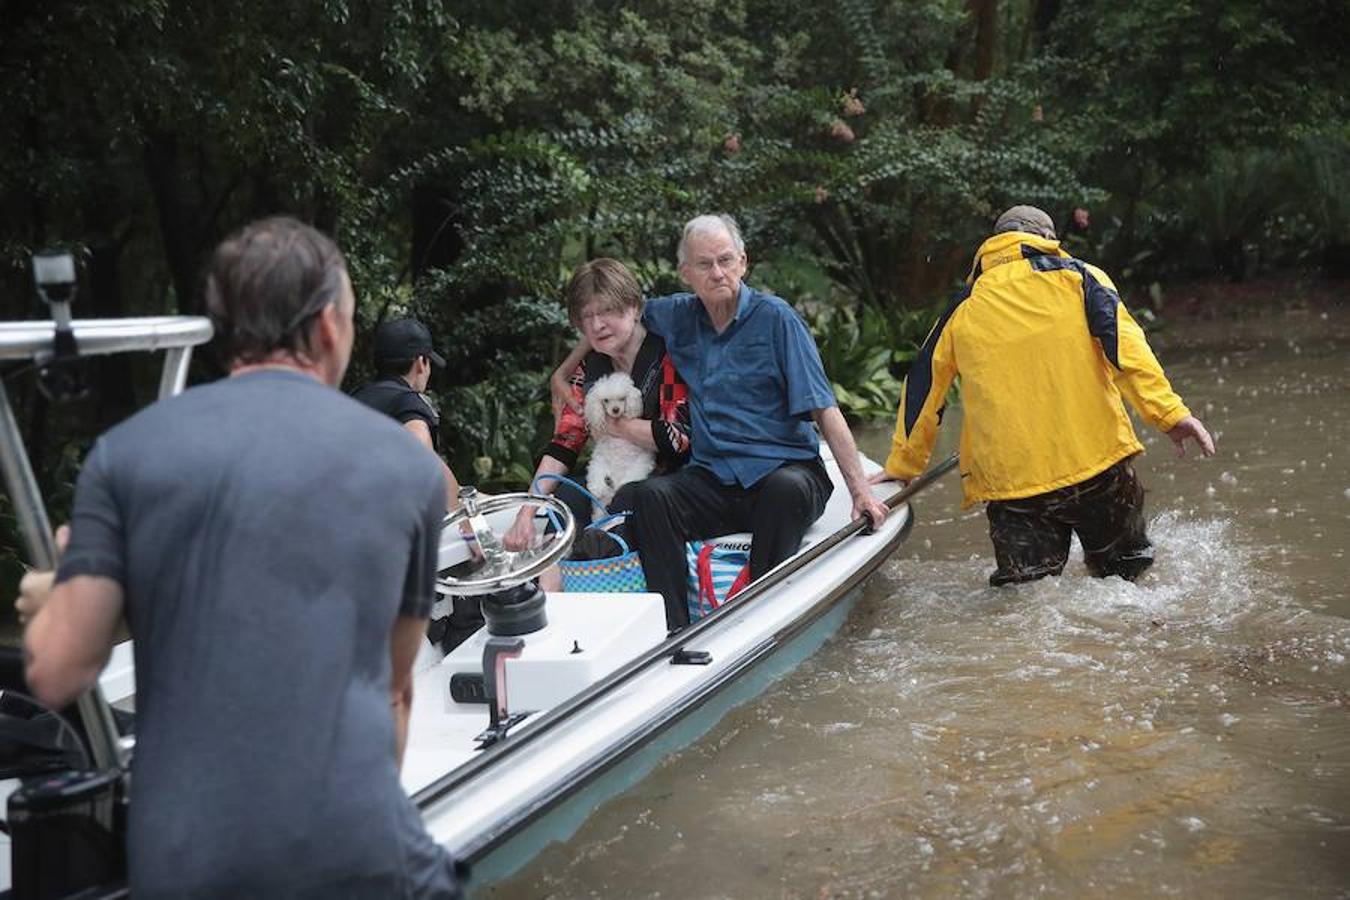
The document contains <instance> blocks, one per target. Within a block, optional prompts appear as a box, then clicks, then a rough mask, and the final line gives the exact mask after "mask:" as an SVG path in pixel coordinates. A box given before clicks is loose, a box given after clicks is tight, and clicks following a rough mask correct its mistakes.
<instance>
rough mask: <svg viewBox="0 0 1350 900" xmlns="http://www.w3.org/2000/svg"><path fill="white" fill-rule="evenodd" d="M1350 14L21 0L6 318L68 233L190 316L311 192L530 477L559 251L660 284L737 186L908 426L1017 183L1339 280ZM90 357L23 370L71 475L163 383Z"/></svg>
mask: <svg viewBox="0 0 1350 900" xmlns="http://www.w3.org/2000/svg"><path fill="white" fill-rule="evenodd" d="M1347 34H1350V11H1348V8H1347V6H1346V5H1345V4H1343V3H1340V2H1335V0H1325V2H1316V0H1308V2H1301V3H1276V2H1274V0H1190V2H1187V0H1139V2H1133V3H1119V2H1105V0H1082V2H1071V3H1069V2H1060V0H1005V2H1001V3H1000V2H998V0H836V2H833V3H829V4H815V3H786V2H781V0H779V2H773V0H679V2H673V0H631V2H626V3H614V2H604V0H555V2H548V3H541V2H538V0H531V2H522V0H495V2H492V3H453V2H448V0H379V2H368V0H268V2H258V0H237V2H233V3H218V2H216V3H209V2H203V0H180V2H176V3H170V2H168V0H128V2H119V3H101V2H89V0H7V2H6V3H5V4H4V15H3V24H2V25H0V77H2V78H3V83H4V85H5V90H4V92H3V94H0V121H3V122H4V123H5V127H4V128H3V129H0V286H2V287H0V303H2V304H3V305H2V306H0V317H2V318H6V319H8V318H16V317H26V316H31V315H36V314H38V312H39V311H38V310H37V308H36V301H35V300H34V299H33V297H32V291H31V289H30V284H29V276H28V273H27V270H26V264H27V259H28V257H29V254H30V253H31V251H32V250H33V249H34V248H36V247H42V246H48V245H55V244H59V245H72V246H77V247H80V248H82V249H83V253H82V257H81V258H82V263H83V284H82V292H81V297H80V301H79V310H78V311H79V313H80V314H83V315H126V314H147V313H161V312H194V311H196V309H197V304H198V291H197V287H198V278H199V272H200V268H201V265H202V262H203V260H204V257H205V255H206V254H207V253H208V252H209V251H210V249H211V247H212V246H213V245H214V244H215V243H216V242H217V241H218V240H219V239H220V238H221V237H222V236H224V235H225V234H226V233H228V232H229V231H231V230H232V229H234V228H235V227H237V226H239V225H240V224H242V223H244V222H246V221H248V220H250V219H252V218H255V217H258V216H260V215H264V214H269V213H274V212H280V211H284V212H290V213H293V214H296V215H299V216H301V217H303V218H305V219H307V220H309V221H312V222H314V223H316V224H317V225H319V226H320V227H321V228H323V229H325V230H327V231H329V232H331V233H333V234H334V235H335V236H337V238H338V240H339V242H340V243H341V244H342V246H343V247H344V248H345V250H346V251H347V253H348V257H349V261H350V264H351V269H352V274H353V280H354V282H355V284H356V287H357V290H358V294H359V297H360V309H359V318H360V326H361V340H362V343H361V344H359V345H358V350H357V360H358V361H361V360H364V359H365V352H364V350H365V347H364V341H365V340H366V339H367V335H368V334H369V330H370V328H371V327H372V326H373V325H374V323H375V322H376V321H378V320H379V319H380V318H381V317H383V316H387V315H389V314H390V313H391V312H395V311H400V312H401V311H411V312H415V313H416V314H418V315H419V316H422V317H423V318H425V319H426V320H428V321H429V322H430V323H432V325H433V329H434V331H435V332H436V333H437V334H438V335H439V336H440V339H441V342H442V343H443V344H444V346H445V348H446V351H447V355H448V356H449V357H450V359H451V361H452V362H451V365H450V367H449V371H448V372H447V373H446V375H445V376H444V377H443V379H442V380H441V381H440V382H438V383H436V384H434V385H433V387H434V389H435V392H436V393H437V394H438V395H439V398H440V400H441V402H442V404H443V407H444V413H445V416H446V419H447V423H448V428H447V429H446V431H447V432H448V434H449V435H451V437H452V440H453V447H452V448H451V449H452V456H453V459H452V462H453V464H454V465H455V467H456V468H457V470H458V471H460V472H461V474H462V475H463V476H464V477H465V478H466V480H469V481H474V480H482V481H489V482H492V481H495V482H502V481H510V480H512V479H519V478H520V477H521V476H522V475H523V474H524V468H525V467H526V466H528V465H529V464H530V456H531V452H532V449H533V448H534V447H536V446H537V445H538V433H537V432H538V429H539V427H540V424H541V421H544V420H546V410H545V401H544V396H543V389H542V383H543V374H542V373H543V372H544V371H545V369H546V368H547V367H548V366H549V364H550V363H551V362H552V361H553V360H555V359H556V358H557V356H558V354H559V351H560V347H561V345H562V343H563V342H564V341H566V340H567V339H568V332H567V329H566V325H565V319H564V316H563V315H562V312H561V308H560V305H559V302H558V290H559V286H560V284H561V283H562V282H563V281H564V280H565V278H566V276H567V274H568V272H569V271H570V269H571V268H572V267H573V266H575V265H576V264H577V263H578V262H580V261H582V260H584V259H586V258H588V257H591V256H595V255H599V254H607V255H613V256H618V257H620V258H622V259H624V260H626V261H628V262H629V263H630V264H631V265H632V266H633V267H634V269H635V270H636V271H637V272H639V273H640V276H641V278H642V280H643V282H644V283H645V285H646V286H648V287H649V288H650V289H651V290H653V291H665V290H668V289H674V288H676V287H678V279H677V276H676V273H675V271H674V266H673V255H674V244H675V240H676V238H677V235H678V229H679V226H680V223H681V222H682V221H683V220H685V219H686V218H687V217H688V216H690V215H692V214H695V213H698V212H703V211H710V210H723V211H728V212H731V213H733V214H734V215H736V216H737V217H738V218H739V219H740V220H741V222H742V223H743V225H744V227H745V230H746V234H747V237H748V240H749V244H750V246H749V250H750V255H751V264H752V271H751V276H750V277H751V280H752V281H753V282H755V283H757V284H759V285H761V286H765V287H768V288H771V289H774V290H776V291H777V292H779V293H781V294H783V295H784V296H787V297H789V298H790V299H792V300H794V301H795V302H796V303H797V304H798V305H799V308H801V310H802V311H803V313H804V314H805V315H806V316H807V317H808V320H809V321H810V322H811V324H812V327H813V328H814V329H815V331H816V334H817V337H818V339H819V341H820V344H821V348H822V351H823V353H824V356H825V358H826V363H827V367H828V368H829V370H830V372H831V375H832V377H833V378H834V379H835V380H836V382H837V383H838V385H839V387H840V389H841V390H840V397H841V401H842V402H843V404H844V406H845V407H846V409H847V410H848V411H850V412H851V413H853V414H854V415H857V416H863V417H866V416H874V415H886V414H889V412H890V411H891V409H892V404H893V403H894V402H895V398H896V395H897V389H898V382H897V381H896V378H897V376H899V375H901V374H902V373H903V367H904V363H905V360H906V359H907V358H908V356H909V354H910V353H912V350H913V346H914V343H915V342H916V341H917V340H920V339H921V338H922V334H923V331H924V330H925V329H926V327H927V323H928V319H929V316H930V310H931V309H932V307H933V306H934V305H935V304H937V303H940V302H941V301H942V298H943V297H944V296H945V295H946V294H947V293H948V292H949V291H950V289H951V288H952V286H953V284H954V283H955V282H956V281H957V280H958V279H959V278H960V277H961V276H962V275H963V274H964V270H965V268H966V266H967V265H968V262H969V254H970V252H971V250H972V249H973V247H974V245H975V244H976V242H977V241H978V240H979V239H980V237H981V236H982V235H983V234H984V233H985V231H986V230H987V228H988V226H989V223H990V221H991V219H992V217H993V216H994V215H995V214H996V213H997V212H998V210H999V209H1000V208H1002V207H1004V206H1006V205H1008V204H1010V203H1013V202H1033V203H1036V204H1038V205H1041V206H1043V207H1045V208H1047V209H1048V210H1050V211H1051V212H1052V214H1053V215H1054V216H1055V218H1056V220H1057V221H1059V222H1060V223H1062V230H1063V231H1065V232H1067V239H1068V240H1069V242H1070V244H1071V246H1072V247H1073V249H1074V250H1075V252H1077V253H1079V254H1080V255H1083V256H1086V257H1088V258H1090V259H1093V260H1095V261H1098V262H1101V263H1102V264H1104V265H1105V266H1107V267H1108V268H1109V269H1110V270H1111V271H1112V272H1113V273H1115V274H1117V275H1119V276H1121V278H1122V279H1123V281H1124V282H1125V283H1126V284H1127V285H1133V286H1136V287H1137V288H1146V287H1147V286H1148V285H1150V284H1152V283H1155V282H1158V281H1160V280H1165V279H1168V278H1174V277H1178V276H1191V275H1197V274H1200V275H1210V276H1213V275H1214V274H1216V273H1217V274H1219V275H1221V276H1222V277H1227V278H1233V279H1240V278H1244V277H1249V276H1251V275H1252V274H1253V273H1254V272H1256V271H1259V270H1264V269H1269V268H1272V267H1274V268H1281V267H1283V268H1288V267H1294V266H1298V267H1303V268H1306V269H1318V268H1322V269H1336V268H1338V267H1339V269H1340V270H1344V269H1345V267H1346V265H1347V262H1346V260H1347V248H1348V247H1350V208H1347V202H1348V201H1347V199H1346V198H1347V197H1350V184H1347V178H1350V116H1347V103H1348V102H1350V101H1347V97H1348V96H1350V91H1347V76H1346V74H1345V69H1344V64H1343V62H1342V55H1341V53H1342V47H1343V44H1344V40H1345V37H1346V35H1347ZM1156 293H1157V291H1156V290H1155V291H1154V294H1155V295H1156ZM1143 296H1144V297H1147V296H1148V295H1147V294H1146V293H1144V294H1143ZM198 367H199V370H200V371H199V372H198V373H197V374H198V376H199V377H209V376H211V375H212V374H214V373H213V371H212V368H211V364H210V363H209V361H207V360H202V361H201V362H199V364H198ZM367 372H368V370H367V369H366V368H365V367H364V366H361V365H358V366H357V367H356V368H355V369H354V371H353V373H352V375H351V377H352V379H353V380H356V379H359V378H361V377H362V376H363V375H365V374H367ZM95 381H96V387H97V390H96V391H95V396H94V397H93V398H92V399H91V400H90V401H89V402H88V403H87V404H86V405H85V406H84V407H83V408H77V409H73V410H67V411H65V413H64V415H63V416H59V417H57V418H56V419H55V420H53V419H52V417H51V415H50V411H49V410H48V409H47V406H46V404H45V403H44V401H43V400H42V398H41V396H40V395H39V394H38V392H37V391H36V390H35V389H34V387H33V385H32V383H31V378H28V377H27V376H19V375H16V376H15V377H13V378H11V379H9V381H8V383H9V386H10V389H11V391H12V394H13V396H15V398H16V401H17V406H18V408H19V410H20V414H21V416H22V418H23V420H24V424H25V426H26V428H27V430H28V432H29V438H30V439H31V443H32V445H33V447H34V449H35V451H36V453H35V457H36V459H37V462H38V466H39V469H40V472H41V477H42V480H43V481H44V483H45V485H46V486H47V487H48V488H53V487H56V488H58V489H59V488H60V487H61V486H62V484H63V483H65V482H67V481H68V478H69V472H70V471H71V469H72V467H73V463H74V461H75V459H76V458H77V457H78V452H79V449H80V448H81V447H83V446H84V445H86V444H87V442H88V440H89V438H90V436H91V435H92V434H93V433H94V430H95V429H98V428H102V427H105V426H106V425H107V424H109V423H111V422H112V421H115V420H116V419H118V418H119V417H121V416H122V415H124V414H125V413H126V412H127V411H128V410H129V409H131V408H133V407H134V406H135V405H136V404H137V402H138V401H139V402H143V401H144V399H145V398H146V396H147V394H148V393H149V391H150V390H152V389H153V380H151V379H148V378H147V377H146V376H145V374H144V373H143V372H141V371H140V370H139V369H138V368H136V367H135V366H134V365H131V364H128V363H126V362H108V363H103V364H101V367H100V368H99V369H98V371H97V377H96V379H95ZM74 422H80V423H81V427H79V428H77V427H75V426H74V425H73V424H72V423H74ZM470 472H472V473H474V474H469V473H470ZM0 514H3V509H0Z"/></svg>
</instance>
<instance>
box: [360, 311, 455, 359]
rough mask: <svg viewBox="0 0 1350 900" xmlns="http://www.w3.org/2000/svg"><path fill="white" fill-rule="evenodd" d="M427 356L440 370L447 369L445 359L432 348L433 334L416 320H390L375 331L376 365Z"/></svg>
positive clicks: (382, 323)
mask: <svg viewBox="0 0 1350 900" xmlns="http://www.w3.org/2000/svg"><path fill="white" fill-rule="evenodd" d="M419 356H425V357H426V358H427V359H429V360H431V364H432V365H433V366H435V367H436V368H438V369H443V368H445V357H443V356H441V355H440V354H439V353H437V352H436V349H435V348H434V347H432V346H431V332H430V331H428V330H427V326H425V325H423V324H422V323H421V322H419V321H417V320H416V319H390V320H389V321H387V322H381V323H380V327H379V328H376V329H375V363H376V364H377V365H378V364H379V363H382V362H386V361H391V362H392V361H398V360H404V359H415V358H416V357H419Z"/></svg>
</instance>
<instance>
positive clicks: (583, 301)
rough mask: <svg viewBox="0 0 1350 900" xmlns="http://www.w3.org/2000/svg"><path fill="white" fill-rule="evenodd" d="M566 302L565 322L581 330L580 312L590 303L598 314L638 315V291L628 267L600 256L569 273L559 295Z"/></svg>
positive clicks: (639, 295)
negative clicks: (622, 312)
mask: <svg viewBox="0 0 1350 900" xmlns="http://www.w3.org/2000/svg"><path fill="white" fill-rule="evenodd" d="M563 298H564V299H565V300H566V302H567V318H568V319H570V320H571V322H572V324H573V325H574V326H576V327H577V328H580V327H581V313H582V310H583V309H584V308H585V307H586V306H587V304H589V303H591V302H593V301H594V302H595V303H597V304H599V307H600V310H602V311H603V310H611V311H619V310H629V309H636V310H637V311H638V312H639V313H640V312H642V288H641V287H639V286H638V283H637V279H636V278H634V277H633V273H632V272H630V271H628V267H627V266H625V265H624V264H623V263H621V262H619V261H618V260H617V259H610V258H608V257H605V256H602V257H600V258H599V259H593V260H591V261H590V262H588V263H583V264H582V265H581V266H580V267H579V268H578V269H577V270H576V271H575V272H573V273H572V280H571V281H569V282H567V289H566V290H565V291H564V292H563Z"/></svg>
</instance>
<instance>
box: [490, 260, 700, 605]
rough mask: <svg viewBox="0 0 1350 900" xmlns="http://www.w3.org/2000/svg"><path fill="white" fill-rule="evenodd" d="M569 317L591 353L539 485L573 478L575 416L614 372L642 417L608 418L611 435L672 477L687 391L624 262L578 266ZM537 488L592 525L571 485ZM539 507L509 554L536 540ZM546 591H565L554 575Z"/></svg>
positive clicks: (512, 539)
mask: <svg viewBox="0 0 1350 900" xmlns="http://www.w3.org/2000/svg"><path fill="white" fill-rule="evenodd" d="M566 301H567V314H568V317H569V318H570V319H571V320H572V324H573V325H575V326H576V327H577V329H578V330H580V331H581V333H582V335H583V336H584V337H585V339H586V342H587V343H588V344H589V345H590V351H589V352H588V353H586V355H585V356H584V357H582V359H581V363H580V364H579V365H578V366H577V367H576V368H575V369H574V370H573V372H572V375H571V378H570V380H569V382H568V390H569V393H570V399H571V400H572V401H573V403H572V404H566V405H564V406H563V409H562V411H561V413H560V415H559V417H558V421H557V425H556V427H555V429H554V433H553V437H552V439H551V440H550V441H549V443H548V446H547V447H545V448H544V452H543V455H542V458H541V459H540V461H539V466H538V468H537V469H536V470H535V479H536V480H537V479H538V477H539V476H540V475H567V474H568V473H569V472H571V473H573V474H574V475H576V474H577V473H576V468H577V458H578V456H579V454H580V453H581V450H582V448H583V447H585V445H586V441H587V440H588V439H589V438H590V437H591V434H590V431H589V429H588V427H587V425H586V420H585V418H584V417H583V415H582V414H581V413H580V412H578V410H579V409H580V408H581V406H582V400H583V398H584V397H585V395H586V391H587V390H588V389H589V388H590V386H591V385H593V384H595V382H596V381H598V380H599V379H601V378H603V377H604V376H606V375H608V374H610V373H612V372H625V373H627V374H628V375H629V377H630V378H632V380H633V384H634V385H635V386H636V387H637V388H638V390H639V391H640V392H641V393H642V415H641V417H639V418H632V419H611V420H610V425H609V428H610V431H611V434H614V435H616V436H618V437H622V438H624V439H626V440H628V441H630V442H632V443H634V444H637V445H638V446H640V447H643V448H645V449H647V450H651V451H654V452H655V454H656V468H655V469H654V470H653V472H652V474H653V475H659V474H665V473H668V472H672V471H674V470H675V469H678V468H679V467H680V466H682V465H683V464H684V462H685V460H686V459H687V458H688V456H689V405H688V396H689V389H688V388H687V387H686V386H685V383H684V380H683V379H682V378H681V377H680V375H679V373H678V372H676V371H675V365H674V363H672V362H671V359H670V355H669V354H668V353H667V352H666V345H665V341H663V340H662V339H661V338H660V337H659V336H657V335H655V334H652V333H651V332H649V331H647V329H646V327H644V326H643V324H642V290H641V288H639V287H638V283H637V279H635V278H634V277H633V273H631V272H629V271H628V269H627V268H626V267H625V266H624V265H623V263H621V262H619V261H618V260H614V259H607V258H603V257H602V258H600V259H593V260H591V261H590V262H588V263H586V264H585V265H583V266H581V267H580V268H579V269H577V271H576V272H575V274H573V275H572V280H571V281H570V282H569V283H568V285H567V291H566ZM630 488H631V485H625V486H623V487H620V488H619V490H618V492H617V493H616V494H615V495H614V499H613V501H611V503H610V509H611V510H612V511H616V512H617V511H619V510H623V509H628V508H630V507H627V506H625V505H624V503H625V499H626V496H627V492H628V490H629V489H630ZM536 490H539V491H543V492H545V493H551V492H556V493H557V496H558V497H559V499H561V500H563V502H565V503H566V504H567V505H568V506H569V507H570V508H571V509H572V512H573V515H574V516H576V519H577V522H578V526H579V527H580V526H581V525H584V524H586V523H588V522H590V521H591V519H592V517H593V514H594V513H595V512H596V510H595V507H594V504H592V503H591V501H590V500H589V499H588V498H587V497H586V496H585V495H583V494H582V493H581V492H579V491H577V490H576V489H575V488H573V487H571V486H570V485H568V484H566V483H560V482H555V481H553V480H551V479H545V480H544V481H540V482H538V486H537V488H536ZM533 520H534V508H533V507H525V508H523V509H522V510H521V511H520V513H519V514H518V515H517V517H516V521H515V524H514V525H513V526H512V527H511V529H510V531H508V532H507V534H506V536H505V544H506V547H507V549H508V550H523V549H525V548H526V547H528V546H530V544H531V543H532V542H533V540H534V536H535V527H534V521H533ZM540 583H541V584H542V586H543V587H544V588H545V589H546V590H557V589H558V588H559V587H560V585H559V583H558V576H557V574H556V571H554V572H550V573H548V574H546V576H545V577H543V578H541V579H540Z"/></svg>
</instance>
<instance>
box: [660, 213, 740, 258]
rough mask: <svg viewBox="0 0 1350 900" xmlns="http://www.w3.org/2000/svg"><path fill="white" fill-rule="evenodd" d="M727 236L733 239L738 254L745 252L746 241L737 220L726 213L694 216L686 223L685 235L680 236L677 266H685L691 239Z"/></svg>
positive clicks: (676, 253) (676, 256)
mask: <svg viewBox="0 0 1350 900" xmlns="http://www.w3.org/2000/svg"><path fill="white" fill-rule="evenodd" d="M721 234H726V235H727V237H729V238H731V243H733V244H735V245H736V252H737V253H744V252H745V240H744V239H743V238H742V237H741V229H740V226H738V225H737V224H736V220H735V219H733V218H732V217H731V216H729V215H727V214H726V213H717V214H716V215H706V216H694V218H692V219H690V220H689V221H688V222H685V223H684V234H682V235H681V236H680V246H679V247H678V248H677V249H676V250H675V262H676V264H677V265H681V266H682V265H684V260H685V258H686V256H687V255H688V252H687V251H688V246H689V239H690V238H691V237H693V236H694V235H705V236H706V235H714V236H716V235H721Z"/></svg>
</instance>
